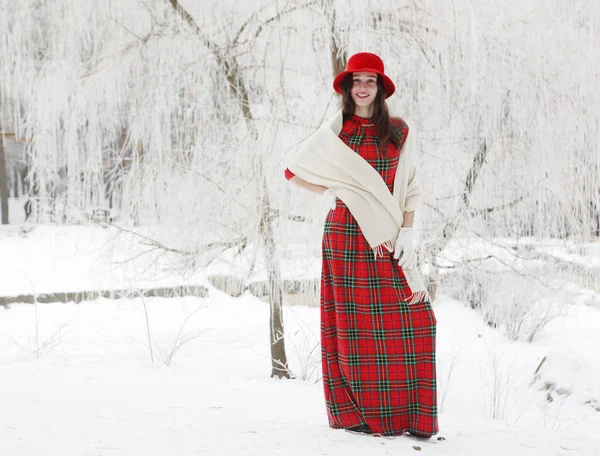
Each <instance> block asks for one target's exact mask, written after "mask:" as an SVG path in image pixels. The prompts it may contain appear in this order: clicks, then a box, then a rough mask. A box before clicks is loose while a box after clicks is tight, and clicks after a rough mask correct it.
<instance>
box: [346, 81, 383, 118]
mask: <svg viewBox="0 0 600 456" xmlns="http://www.w3.org/2000/svg"><path fill="white" fill-rule="evenodd" d="M350 93H351V94H352V101H354V105H355V106H356V111H357V114H358V112H359V111H360V112H363V113H364V112H370V111H371V108H372V105H373V102H374V101H375V96H376V95H377V73H353V74H352V90H351V92H350ZM358 115H361V114H358Z"/></svg>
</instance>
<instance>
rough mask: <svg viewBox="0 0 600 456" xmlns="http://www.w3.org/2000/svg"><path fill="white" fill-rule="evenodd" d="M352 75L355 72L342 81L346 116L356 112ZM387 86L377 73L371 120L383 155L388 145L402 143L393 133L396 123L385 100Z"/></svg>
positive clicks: (343, 106) (343, 109)
mask: <svg viewBox="0 0 600 456" xmlns="http://www.w3.org/2000/svg"><path fill="white" fill-rule="evenodd" d="M352 77H353V74H352V73H349V74H348V75H346V77H345V78H344V81H343V83H342V89H343V90H342V92H343V93H342V112H343V114H344V116H345V117H346V116H351V115H352V114H354V100H353V99H352V92H351V91H352ZM385 96H386V93H385V88H384V87H383V82H382V81H381V77H380V76H379V75H377V94H376V95H375V101H374V102H373V116H372V117H371V120H372V121H373V123H374V124H375V129H376V130H377V137H378V138H379V147H381V149H382V152H383V155H384V156H386V157H387V146H388V145H389V144H390V143H391V144H393V145H394V147H398V146H399V145H400V142H399V139H398V138H397V137H396V135H394V134H393V131H394V125H393V124H392V119H391V117H390V111H389V110H388V106H387V103H386V102H385Z"/></svg>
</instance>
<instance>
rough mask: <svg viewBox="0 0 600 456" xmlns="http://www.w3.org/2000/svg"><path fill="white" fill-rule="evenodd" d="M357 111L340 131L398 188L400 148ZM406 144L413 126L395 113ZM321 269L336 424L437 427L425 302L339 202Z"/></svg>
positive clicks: (419, 430)
mask: <svg viewBox="0 0 600 456" xmlns="http://www.w3.org/2000/svg"><path fill="white" fill-rule="evenodd" d="M369 122H370V121H369V120H368V119H364V118H361V117H358V116H356V115H353V116H351V117H350V118H348V119H346V120H345V122H344V124H343V127H342V131H341V132H340V134H339V137H340V139H341V140H342V141H344V143H346V144H347V145H348V146H349V147H350V148H352V149H353V150H354V151H355V152H356V153H358V154H360V155H361V157H363V158H364V159H365V160H366V161H367V162H369V163H370V164H371V166H373V167H374V168H375V169H376V170H377V171H378V172H379V173H380V174H381V177H382V178H383V179H384V181H385V182H386V183H387V185H388V187H389V189H390V192H391V191H393V184H394V176H395V173H396V167H397V165H398V157H399V155H398V150H397V149H396V148H395V147H394V146H393V145H390V146H389V147H388V151H387V152H388V157H385V156H384V154H383V153H382V151H381V150H380V148H379V146H378V138H377V134H376V130H375V127H374V125H373V124H370V123H369ZM395 125H396V129H395V131H394V134H396V135H398V137H399V139H400V142H401V144H402V143H403V141H404V139H405V138H406V135H407V134H408V127H407V125H406V124H405V123H404V122H403V121H401V120H399V119H397V120H395ZM322 247H323V251H322V253H323V270H322V276H321V347H322V348H321V350H322V364H323V387H324V390H325V401H326V405H327V416H328V418H329V425H330V427H332V428H346V429H348V428H352V427H355V426H358V425H361V424H367V425H368V426H369V427H370V428H371V430H372V431H373V432H374V433H378V434H383V435H401V434H402V433H404V432H410V433H412V434H415V435H416V434H418V435H423V436H429V435H433V434H436V433H437V432H438V420H437V398H436V368H435V332H436V319H435V316H434V313H433V310H432V308H431V305H430V303H429V302H427V301H421V302H418V303H417V304H413V305H410V306H409V305H408V304H407V300H408V298H410V295H411V291H410V288H409V287H408V285H407V282H406V279H405V277H404V274H403V272H402V269H401V268H400V267H399V266H398V261H397V260H395V259H394V257H393V254H392V253H389V252H387V251H386V250H384V252H385V254H384V257H383V258H381V257H380V258H377V259H376V258H375V256H374V254H373V250H372V249H371V247H370V246H369V244H367V241H366V240H365V237H364V236H363V234H362V232H361V230H360V228H359V226H358V224H357V222H356V220H355V219H354V217H353V216H352V214H351V213H350V211H349V210H348V208H347V207H346V205H345V204H344V203H343V202H342V201H341V200H339V199H338V200H337V205H336V208H335V210H332V211H330V212H329V214H328V215H327V218H326V221H325V229H324V233H323V246H322Z"/></svg>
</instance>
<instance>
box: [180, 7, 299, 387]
mask: <svg viewBox="0 0 600 456" xmlns="http://www.w3.org/2000/svg"><path fill="white" fill-rule="evenodd" d="M169 2H170V4H171V6H172V7H173V9H174V10H175V11H176V12H177V14H178V15H179V17H181V18H182V19H183V20H184V21H185V22H187V23H188V24H189V25H190V26H191V27H192V29H193V30H194V32H195V33H196V34H197V36H198V37H199V38H200V39H201V40H202V42H203V44H204V45H205V46H206V47H207V48H208V49H209V50H210V51H211V52H212V53H213V54H214V56H215V58H216V59H217V61H218V63H219V66H220V67H221V70H222V72H223V75H224V77H225V78H226V81H227V84H228V87H229V92H230V94H231V97H232V98H233V99H234V100H236V102H237V105H238V107H239V109H240V112H241V113H242V115H243V118H244V122H245V123H246V127H247V129H248V131H249V132H250V134H251V135H252V137H253V138H255V139H256V137H257V133H256V126H255V121H254V115H253V112H252V106H251V102H250V95H249V90H248V87H247V84H246V82H245V81H244V78H243V74H242V70H241V69H240V66H239V64H238V61H237V59H236V57H235V54H234V53H227V52H224V51H223V50H221V49H220V48H219V47H218V46H217V45H216V44H215V43H213V42H212V41H210V40H209V39H208V38H206V37H204V36H203V33H202V29H201V28H200V27H199V26H198V24H197V23H196V21H195V20H194V18H193V17H192V16H191V15H190V14H189V13H188V11H187V10H185V9H184V8H183V7H182V6H181V4H180V3H179V1H178V0H169ZM256 162H257V165H256V169H255V173H256V180H257V182H258V185H259V188H260V191H259V194H260V195H261V197H260V198H259V200H258V201H257V210H258V213H259V214H260V215H259V220H260V222H259V236H260V241H261V244H262V247H263V250H264V253H265V259H266V264H267V271H268V276H267V277H268V281H269V303H270V325H269V328H270V333H269V339H270V343H271V377H279V378H290V371H289V367H288V362H287V355H286V351H285V338H284V327H283V312H282V309H283V292H282V279H281V268H280V266H279V262H278V259H277V248H276V243H275V239H274V235H273V221H274V217H273V214H275V213H276V211H275V210H274V208H273V207H272V204H271V201H270V195H269V190H268V186H267V180H266V176H265V173H264V170H263V166H262V162H261V160H257V161H256Z"/></svg>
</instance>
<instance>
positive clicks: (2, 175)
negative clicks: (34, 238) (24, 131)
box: [0, 124, 9, 225]
mask: <svg viewBox="0 0 600 456" xmlns="http://www.w3.org/2000/svg"><path fill="white" fill-rule="evenodd" d="M0 131H2V125H1V124H0ZM8 197H9V190H8V173H7V172H6V153H5V148H4V137H0V211H1V212H2V225H8Z"/></svg>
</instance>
